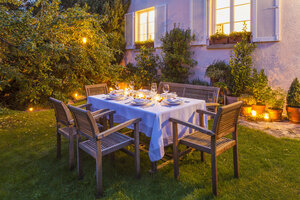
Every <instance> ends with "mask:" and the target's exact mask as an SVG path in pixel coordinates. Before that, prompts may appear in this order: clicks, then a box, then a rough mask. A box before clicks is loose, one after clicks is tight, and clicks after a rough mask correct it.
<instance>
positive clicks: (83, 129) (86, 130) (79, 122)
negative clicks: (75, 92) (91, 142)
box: [68, 105, 99, 139]
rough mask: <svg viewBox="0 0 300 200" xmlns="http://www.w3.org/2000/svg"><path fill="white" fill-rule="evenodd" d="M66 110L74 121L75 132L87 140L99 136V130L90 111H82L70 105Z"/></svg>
mask: <svg viewBox="0 0 300 200" xmlns="http://www.w3.org/2000/svg"><path fill="white" fill-rule="evenodd" d="M68 108H69V109H70V111H71V113H72V115H73V118H74V120H75V126H76V129H77V132H78V133H79V134H80V135H83V136H85V137H88V138H89V139H94V138H95V136H96V135H98V134H99V129H98V127H97V123H96V121H95V119H94V118H93V116H92V114H91V111H89V110H83V109H80V108H77V107H74V106H71V105H68Z"/></svg>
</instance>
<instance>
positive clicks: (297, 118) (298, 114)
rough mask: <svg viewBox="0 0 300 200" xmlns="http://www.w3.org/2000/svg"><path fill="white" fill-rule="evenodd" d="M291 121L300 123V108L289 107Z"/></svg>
mask: <svg viewBox="0 0 300 200" xmlns="http://www.w3.org/2000/svg"><path fill="white" fill-rule="evenodd" d="M287 112H288V116H289V120H290V121H291V122H293V123H300V108H295V107H287Z"/></svg>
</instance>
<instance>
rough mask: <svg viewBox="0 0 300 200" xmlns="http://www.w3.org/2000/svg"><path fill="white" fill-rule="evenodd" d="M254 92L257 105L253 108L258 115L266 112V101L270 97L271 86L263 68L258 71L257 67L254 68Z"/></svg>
mask: <svg viewBox="0 0 300 200" xmlns="http://www.w3.org/2000/svg"><path fill="white" fill-rule="evenodd" d="M251 87H252V93H253V97H254V99H255V101H256V104H255V105H252V110H255V111H256V113H257V114H258V115H261V114H263V113H264V112H265V109H266V102H267V101H268V100H269V99H270V94H271V91H272V90H271V88H270V87H269V85H268V77H267V76H266V75H265V72H264V70H263V69H262V70H261V71H260V72H259V73H257V70H256V69H253V74H252V86H251Z"/></svg>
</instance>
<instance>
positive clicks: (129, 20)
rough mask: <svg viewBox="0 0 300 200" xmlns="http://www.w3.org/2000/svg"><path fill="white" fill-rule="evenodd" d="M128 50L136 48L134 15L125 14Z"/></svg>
mask: <svg viewBox="0 0 300 200" xmlns="http://www.w3.org/2000/svg"><path fill="white" fill-rule="evenodd" d="M125 42H126V49H133V48H134V13H128V14H125Z"/></svg>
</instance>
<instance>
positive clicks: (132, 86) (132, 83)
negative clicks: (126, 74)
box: [129, 81, 134, 91]
mask: <svg viewBox="0 0 300 200" xmlns="http://www.w3.org/2000/svg"><path fill="white" fill-rule="evenodd" d="M129 88H130V90H131V91H132V90H133V89H134V81H130V83H129Z"/></svg>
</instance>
